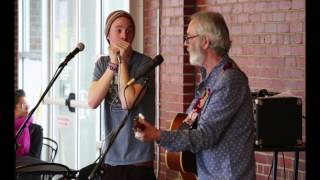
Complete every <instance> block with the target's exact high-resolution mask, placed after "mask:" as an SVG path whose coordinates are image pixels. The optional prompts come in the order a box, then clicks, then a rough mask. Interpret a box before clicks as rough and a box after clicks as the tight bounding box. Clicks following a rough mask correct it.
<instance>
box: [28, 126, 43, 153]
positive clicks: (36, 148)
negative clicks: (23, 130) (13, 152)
mask: <svg viewBox="0 0 320 180" xmlns="http://www.w3.org/2000/svg"><path fill="white" fill-rule="evenodd" d="M29 132H30V151H29V156H31V157H35V158H38V159H40V158H41V151H42V143H43V128H42V126H41V125H39V124H34V123H32V124H31V125H30V126H29Z"/></svg>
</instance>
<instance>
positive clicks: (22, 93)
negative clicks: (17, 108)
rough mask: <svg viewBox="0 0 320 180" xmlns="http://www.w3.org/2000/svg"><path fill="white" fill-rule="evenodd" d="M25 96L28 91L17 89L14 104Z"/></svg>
mask: <svg viewBox="0 0 320 180" xmlns="http://www.w3.org/2000/svg"><path fill="white" fill-rule="evenodd" d="M25 96H26V93H25V92H24V90H23V89H17V90H15V92H14V104H15V105H16V104H17V103H18V101H19V98H20V97H25Z"/></svg>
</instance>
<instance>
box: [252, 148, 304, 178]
mask: <svg viewBox="0 0 320 180" xmlns="http://www.w3.org/2000/svg"><path fill="white" fill-rule="evenodd" d="M305 149H306V147H305V143H302V144H301V145H296V146H284V147H265V146H258V145H254V150H255V151H264V152H273V159H272V164H273V168H272V174H273V178H272V179H273V180H276V179H277V164H278V152H294V153H295V159H294V180H297V179H298V169H299V152H300V151H305Z"/></svg>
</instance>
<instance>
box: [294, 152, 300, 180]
mask: <svg viewBox="0 0 320 180" xmlns="http://www.w3.org/2000/svg"><path fill="white" fill-rule="evenodd" d="M298 170H299V151H296V152H295V159H294V180H298Z"/></svg>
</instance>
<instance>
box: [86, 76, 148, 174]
mask: <svg viewBox="0 0 320 180" xmlns="http://www.w3.org/2000/svg"><path fill="white" fill-rule="evenodd" d="M147 81H148V79H146V80H145V81H144V82H143V87H142V89H141V91H140V93H139V94H138V96H137V98H136V99H135V100H134V103H133V109H134V108H135V105H136V102H137V100H138V99H139V98H140V95H141V93H142V92H143V91H144V89H145V88H146V84H147ZM127 87H129V86H126V87H125V89H124V92H125V90H126V89H127ZM131 112H132V111H131V110H128V111H127V113H126V116H125V117H124V118H123V119H122V121H121V123H120V125H119V126H118V127H117V129H116V131H115V132H114V131H113V130H112V131H111V132H113V133H112V134H111V137H110V141H109V143H108V145H107V148H106V150H105V151H104V152H103V153H102V156H101V154H100V156H99V157H98V160H99V161H98V163H96V164H95V166H94V168H93V169H92V171H91V173H90V175H89V177H88V179H89V180H90V179H93V178H94V177H96V176H97V175H99V174H98V172H97V171H98V169H99V167H101V165H102V161H103V160H104V158H105V157H106V155H107V153H108V152H109V150H110V148H111V146H112V144H113V143H114V141H115V139H116V137H117V136H118V134H119V132H120V130H121V129H122V127H123V126H124V125H125V123H126V122H127V120H128V116H129V115H130V114H131Z"/></svg>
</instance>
